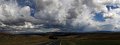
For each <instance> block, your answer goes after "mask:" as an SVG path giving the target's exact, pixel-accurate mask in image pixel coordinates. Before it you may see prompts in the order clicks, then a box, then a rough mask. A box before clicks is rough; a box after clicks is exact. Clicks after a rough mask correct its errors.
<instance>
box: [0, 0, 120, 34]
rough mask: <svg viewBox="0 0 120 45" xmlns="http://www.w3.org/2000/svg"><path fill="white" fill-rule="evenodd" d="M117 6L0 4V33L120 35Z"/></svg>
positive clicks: (12, 0)
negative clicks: (95, 32)
mask: <svg viewBox="0 0 120 45" xmlns="http://www.w3.org/2000/svg"><path fill="white" fill-rule="evenodd" d="M22 1H23V2H22ZM119 2H120V0H20V1H19V0H0V23H1V25H0V29H1V30H17V32H18V31H23V32H27V31H28V32H94V31H114V32H117V31H120V23H119V22H120V8H119V7H120V3H119ZM6 27H8V28H9V29H8V28H6Z"/></svg>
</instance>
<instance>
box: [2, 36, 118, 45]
mask: <svg viewBox="0 0 120 45" xmlns="http://www.w3.org/2000/svg"><path fill="white" fill-rule="evenodd" d="M60 44H61V45H120V35H119V34H118V35H106V36H105V35H103V34H101V35H100V34H99V35H97V34H94V35H85V36H78V35H71V36H58V38H57V39H49V36H48V35H46V36H40V35H10V34H0V45H60Z"/></svg>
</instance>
